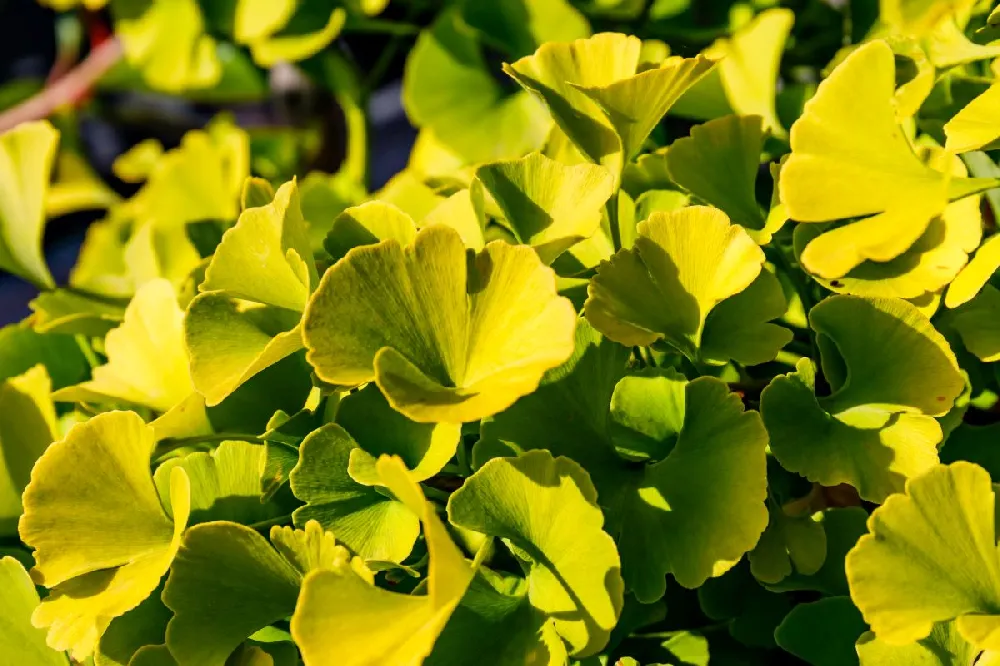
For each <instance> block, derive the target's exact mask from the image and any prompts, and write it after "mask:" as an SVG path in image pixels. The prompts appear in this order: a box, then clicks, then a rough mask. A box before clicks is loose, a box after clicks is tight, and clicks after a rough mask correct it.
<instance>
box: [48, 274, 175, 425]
mask: <svg viewBox="0 0 1000 666" xmlns="http://www.w3.org/2000/svg"><path fill="white" fill-rule="evenodd" d="M183 322H184V312H183V310H181V309H180V307H179V306H178V304H177V296H176V295H175V294H174V288H173V286H172V285H171V284H170V283H169V282H168V281H166V280H163V279H158V280H152V281H150V282H147V283H146V284H145V285H143V287H142V288H140V289H139V291H138V292H137V293H136V295H135V297H134V298H133V299H132V301H131V303H129V306H128V308H126V310H125V319H124V321H123V322H122V325H121V326H119V327H118V328H116V329H114V330H113V331H110V332H109V333H108V335H107V338H106V339H105V342H104V347H105V350H106V354H107V357H108V362H107V364H105V365H102V366H99V367H97V368H94V371H93V378H92V379H90V380H88V381H85V382H83V383H81V384H77V385H76V386H70V387H67V388H64V389H60V390H59V391H56V392H55V393H54V394H53V395H52V398H53V399H54V400H56V401H68V402H86V401H98V402H107V401H109V400H110V401H115V400H120V401H124V402H128V403H132V404H136V405H142V406H145V407H149V408H150V409H153V410H156V411H158V412H166V411H168V410H170V409H171V408H172V407H174V406H175V405H178V404H179V403H181V402H182V401H183V400H184V399H185V398H187V397H188V396H189V395H190V394H191V393H192V392H193V391H194V385H193V384H192V382H191V373H190V371H189V370H188V358H187V352H186V350H185V348H184V339H183V330H182V326H183Z"/></svg>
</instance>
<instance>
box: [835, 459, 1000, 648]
mask: <svg viewBox="0 0 1000 666" xmlns="http://www.w3.org/2000/svg"><path fill="white" fill-rule="evenodd" d="M993 514H994V496H993V487H992V485H991V483H990V477H989V474H987V473H986V472H985V471H984V470H983V469H982V468H981V467H978V466H976V465H973V464H971V463H966V462H956V463H952V464H951V465H948V466H943V465H939V466H935V467H934V468H933V469H931V470H930V471H928V472H927V473H926V474H924V475H922V476H920V477H918V478H916V479H913V480H911V481H910V482H909V483H908V484H907V486H906V493H905V494H899V495H894V496H892V497H890V498H889V499H888V500H887V501H886V503H885V504H884V505H883V506H882V507H880V508H879V509H877V510H876V511H875V512H874V513H873V514H872V516H871V518H870V519H869V521H868V529H869V532H870V533H869V534H868V535H865V536H863V537H862V538H861V539H860V540H859V541H858V543H857V545H856V546H855V547H854V549H853V550H852V551H851V552H850V554H849V555H848V556H847V577H848V580H849V581H850V584H851V598H852V599H853V600H854V603H855V604H857V606H858V608H860V609H861V612H862V613H863V614H864V616H865V620H866V621H867V622H868V624H870V625H871V627H872V631H873V632H874V633H875V636H876V637H877V638H878V640H880V641H883V642H885V643H889V644H891V645H905V644H907V643H911V642H913V641H918V640H920V639H923V638H926V637H927V636H928V635H929V634H930V633H931V630H932V629H933V627H934V624H935V623H937V622H944V621H948V620H954V619H957V623H956V624H957V629H958V633H959V634H961V636H962V637H963V638H965V639H966V640H969V641H970V642H972V643H973V644H975V645H977V646H979V647H980V648H984V649H996V648H997V643H998V640H997V638H996V637H997V627H998V625H1000V618H998V617H997V614H996V613H997V611H996V609H997V608H998V607H1000V558H998V555H997V547H996V534H995V531H996V530H995V526H994V515H993Z"/></svg>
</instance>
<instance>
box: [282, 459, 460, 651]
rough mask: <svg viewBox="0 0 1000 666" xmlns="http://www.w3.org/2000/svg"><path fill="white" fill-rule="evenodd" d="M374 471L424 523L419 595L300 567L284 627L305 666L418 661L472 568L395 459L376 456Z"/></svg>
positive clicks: (346, 571)
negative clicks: (425, 563) (426, 561)
mask: <svg viewBox="0 0 1000 666" xmlns="http://www.w3.org/2000/svg"><path fill="white" fill-rule="evenodd" d="M378 472H379V475H380V476H381V477H382V480H383V482H384V483H385V485H386V486H387V487H388V488H389V490H390V491H392V493H393V494H394V495H395V496H396V497H397V498H398V499H399V502H401V503H403V504H405V505H406V508H407V509H408V510H409V511H412V512H413V513H414V514H416V515H418V516H419V517H420V520H421V522H422V523H423V525H424V539H425V540H426V542H427V550H428V554H429V557H430V565H429V570H428V574H427V586H426V587H427V594H426V595H424V596H416V595H414V596H409V595H405V594H399V593H394V592H389V591H387V590H384V589H381V588H378V587H375V586H374V585H372V584H371V583H370V581H366V580H364V579H363V578H362V577H360V576H358V575H357V573H355V572H354V571H353V570H351V569H350V568H348V567H345V566H340V567H337V568H335V569H332V570H320V571H314V572H312V573H310V574H308V575H307V576H306V577H305V580H304V582H303V585H302V591H301V593H300V594H299V600H298V604H297V605H296V607H295V614H294V615H293V616H292V622H291V628H292V636H293V637H294V638H295V642H296V644H298V646H299V649H300V650H301V651H302V656H303V659H304V660H305V662H306V663H308V664H310V666H314V665H315V666H354V665H356V664H357V665H362V664H364V665H372V666H374V665H375V664H380V665H381V664H384V665H385V666H395V665H399V666H403V665H404V664H419V663H421V662H422V661H423V659H424V658H425V657H426V656H427V655H428V654H430V652H431V650H432V648H433V646H434V642H435V641H436V640H437V638H438V636H439V635H440V634H441V631H442V630H443V629H444V626H445V624H446V623H447V622H448V618H449V617H450V616H451V614H452V612H453V611H454V610H455V607H456V606H457V605H458V603H459V601H461V599H462V596H463V595H464V594H465V590H466V588H467V587H468V586H469V583H470V582H471V581H472V576H473V569H472V567H471V566H469V564H468V563H467V562H466V561H465V558H464V557H463V556H462V553H461V551H460V550H459V549H458V547H457V546H455V544H454V542H453V541H452V539H451V536H450V535H449V534H448V531H447V529H446V528H445V526H444V525H443V524H442V523H441V520H440V519H439V518H438V516H437V513H436V512H435V510H434V506H433V505H432V504H430V503H429V502H427V500H426V499H424V496H423V493H422V491H421V490H420V486H418V485H417V484H416V483H415V482H414V481H412V480H411V479H410V477H409V475H408V474H407V472H406V467H405V466H404V465H403V464H402V462H401V461H399V460H398V459H393V458H388V457H383V458H381V459H380V460H379V463H378Z"/></svg>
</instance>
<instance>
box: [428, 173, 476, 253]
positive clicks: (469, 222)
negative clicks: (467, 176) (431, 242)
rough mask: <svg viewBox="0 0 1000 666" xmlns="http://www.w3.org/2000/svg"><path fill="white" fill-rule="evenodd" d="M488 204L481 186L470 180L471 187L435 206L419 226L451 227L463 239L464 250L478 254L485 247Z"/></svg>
mask: <svg viewBox="0 0 1000 666" xmlns="http://www.w3.org/2000/svg"><path fill="white" fill-rule="evenodd" d="M486 205H487V204H486V196H485V194H484V193H483V188H482V184H481V183H478V182H474V181H471V180H470V182H469V187H468V188H463V189H461V190H459V191H458V192H455V193H454V194H452V195H451V196H450V197H448V198H447V199H445V200H444V201H442V202H441V203H439V204H438V205H437V206H435V207H434V208H433V209H432V210H431V211H430V212H429V213H427V215H426V216H424V218H423V219H422V220H421V221H420V225H419V226H420V228H423V227H429V226H431V225H433V224H442V225H444V226H446V227H451V228H452V229H454V230H455V231H457V232H458V235H459V236H461V237H462V242H463V243H465V247H467V248H469V249H470V250H476V251H479V250H482V249H483V248H484V247H485V246H486V230H485V227H486V222H487V212H486Z"/></svg>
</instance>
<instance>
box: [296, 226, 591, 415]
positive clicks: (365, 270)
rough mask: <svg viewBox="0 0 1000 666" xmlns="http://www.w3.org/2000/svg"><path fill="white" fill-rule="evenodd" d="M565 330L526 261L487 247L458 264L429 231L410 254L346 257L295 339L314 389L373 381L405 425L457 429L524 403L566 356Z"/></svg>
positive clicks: (548, 287) (523, 251) (459, 248)
mask: <svg viewBox="0 0 1000 666" xmlns="http://www.w3.org/2000/svg"><path fill="white" fill-rule="evenodd" d="M344 293H351V294H353V296H352V298H351V299H344V298H342V294H344ZM515 294H516V295H517V297H516V299H515V298H513V296H514V295H515ZM574 324H575V315H574V312H573V307H572V305H571V304H570V303H569V301H567V300H565V299H563V298H560V297H558V296H557V295H556V293H555V280H554V277H553V274H552V272H551V271H550V270H549V269H548V268H546V267H545V266H543V265H542V264H541V262H540V261H539V259H538V256H537V255H536V254H535V252H534V251H533V250H531V249H530V248H527V247H514V246H511V245H507V244H506V243H502V242H496V241H495V242H493V243H490V244H489V245H487V246H486V248H485V249H484V250H483V251H482V252H480V253H479V254H478V255H476V257H475V260H474V261H472V262H469V263H467V262H466V254H465V247H464V244H463V243H462V240H461V237H460V236H459V235H458V233H457V232H455V231H453V230H451V229H449V228H447V227H443V226H440V225H435V226H431V227H427V228H425V229H423V230H421V231H420V233H418V234H417V236H416V238H415V240H414V244H413V245H409V246H406V247H403V246H401V245H400V244H399V242H398V241H395V240H386V241H382V242H381V243H379V244H378V245H374V246H367V247H361V248H356V249H354V250H352V251H351V252H349V253H348V255H347V256H346V257H345V258H344V259H343V260H341V261H340V262H338V263H337V264H336V265H335V266H334V267H333V268H331V269H330V270H329V271H327V272H326V274H325V275H324V276H323V280H322V282H321V283H320V286H319V288H318V289H317V291H316V293H315V295H314V296H313V297H312V300H311V301H310V303H309V307H308V309H307V311H306V315H305V320H304V325H303V336H304V339H305V342H306V347H307V348H308V349H309V355H308V358H309V361H310V363H311V364H312V365H313V367H314V368H315V369H316V374H317V375H318V376H319V377H320V378H321V379H323V380H324V381H326V382H329V383H332V384H340V385H355V384H360V383H363V382H367V381H371V380H372V379H374V380H375V381H376V382H377V383H378V385H379V388H381V389H382V391H383V393H385V395H386V397H387V398H388V400H389V403H390V404H391V405H392V406H393V407H394V408H395V409H397V410H399V411H401V412H403V413H404V414H406V415H407V416H408V417H409V418H411V419H413V420H416V421H451V422H461V421H472V420H476V419H479V418H482V417H483V416H486V415H488V414H492V413H495V412H497V411H500V410H501V409H504V408H505V407H507V406H508V405H510V404H511V403H513V402H514V401H515V400H516V399H517V398H518V397H520V396H521V395H524V394H525V393H529V392H530V391H532V390H533V389H534V388H535V387H536V386H537V385H538V381H539V380H540V379H541V376H542V374H543V373H544V372H545V371H546V370H547V369H549V368H551V367H553V366H555V365H558V364H559V363H561V362H562V361H563V360H565V359H566V357H567V356H569V354H570V352H571V351H572V331H573V326H574Z"/></svg>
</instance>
